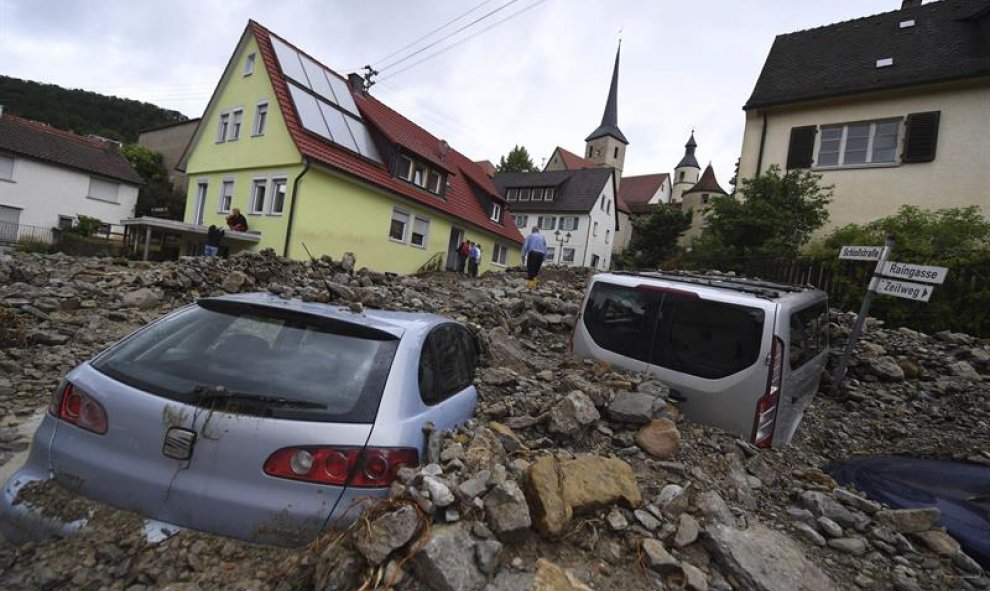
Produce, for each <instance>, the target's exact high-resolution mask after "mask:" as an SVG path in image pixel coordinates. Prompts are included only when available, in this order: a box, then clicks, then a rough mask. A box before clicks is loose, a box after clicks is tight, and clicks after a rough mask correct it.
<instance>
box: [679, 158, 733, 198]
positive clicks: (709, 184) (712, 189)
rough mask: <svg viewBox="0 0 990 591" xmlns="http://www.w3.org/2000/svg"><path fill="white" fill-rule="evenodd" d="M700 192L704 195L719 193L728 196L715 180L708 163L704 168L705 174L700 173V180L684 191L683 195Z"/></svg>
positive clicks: (713, 171) (713, 172) (712, 170)
mask: <svg viewBox="0 0 990 591" xmlns="http://www.w3.org/2000/svg"><path fill="white" fill-rule="evenodd" d="M702 191H704V192H705V193H721V194H722V195H728V194H729V193H728V192H726V190H725V189H723V188H722V187H721V185H719V184H718V180H717V179H716V178H715V170H714V169H713V168H712V165H711V164H710V163H709V164H708V166H707V167H705V172H703V173H701V178H700V179H698V182H697V183H695V185H694V186H693V187H691V188H690V189H688V190H687V191H684V195H687V194H688V193H700V192H702Z"/></svg>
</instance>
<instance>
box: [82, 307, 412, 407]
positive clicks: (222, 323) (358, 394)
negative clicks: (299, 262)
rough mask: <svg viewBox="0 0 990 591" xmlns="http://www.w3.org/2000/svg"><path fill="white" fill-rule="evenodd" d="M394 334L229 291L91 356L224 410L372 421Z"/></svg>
mask: <svg viewBox="0 0 990 591" xmlns="http://www.w3.org/2000/svg"><path fill="white" fill-rule="evenodd" d="M397 345H398V339H397V337H395V336H393V335H390V334H388V333H385V332H382V331H379V330H377V329H373V328H368V327H364V326H362V325H358V324H354V323H350V322H344V321H340V320H334V319H329V318H325V317H319V316H313V315H310V314H305V313H300V312H295V311H290V310H283V309H281V308H271V307H265V306H260V305H251V304H244V303H240V302H231V301H224V300H201V301H200V303H199V305H196V306H191V307H189V308H186V309H184V310H182V311H180V312H178V313H176V314H174V315H172V316H169V317H167V318H165V319H164V320H162V321H160V322H157V323H155V324H154V325H152V326H150V327H148V328H147V329H145V330H143V331H141V332H139V333H137V334H136V335H134V336H133V337H131V338H129V339H126V340H125V341H123V342H122V343H120V344H119V345H117V346H115V347H114V348H112V349H110V350H109V351H108V352H107V353H106V354H104V355H102V356H100V357H99V358H98V359H97V360H96V361H94V363H93V367H94V368H95V369H97V370H99V371H101V372H103V373H105V374H107V375H108V376H110V377H112V378H114V379H116V380H119V381H121V382H124V383H125V384H128V385H130V386H133V387H135V388H139V389H141V390H144V391H146V392H149V393H151V394H156V395H159V396H163V397H165V398H169V399H172V400H177V401H181V402H186V403H190V404H201V405H203V406H206V407H212V408H218V409H221V408H222V410H224V411H225V412H244V413H247V414H261V415H263V416H273V417H278V418H292V419H300V420H315V421H333V422H346V423H371V422H374V419H375V416H376V415H377V413H378V404H379V401H380V400H381V396H382V390H383V389H384V387H385V381H386V378H387V377H388V372H389V368H390V367H391V364H392V358H393V356H394V355H395V350H396V348H397Z"/></svg>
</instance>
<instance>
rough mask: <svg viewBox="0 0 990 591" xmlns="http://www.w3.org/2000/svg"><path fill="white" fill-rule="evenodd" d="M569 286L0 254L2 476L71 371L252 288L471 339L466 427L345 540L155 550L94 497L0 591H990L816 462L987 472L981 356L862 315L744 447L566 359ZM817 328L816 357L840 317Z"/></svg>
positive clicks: (576, 275)
mask: <svg viewBox="0 0 990 591" xmlns="http://www.w3.org/2000/svg"><path fill="white" fill-rule="evenodd" d="M585 279H586V275H585V274H584V273H582V272H576V271H574V270H570V269H567V270H557V269H553V268H550V269H548V270H547V272H546V273H545V275H544V277H543V280H542V281H541V284H540V286H539V288H538V289H537V290H528V289H526V286H525V281H524V279H523V278H522V277H521V276H520V275H517V274H512V273H508V274H498V275H489V276H486V277H484V278H482V279H481V280H479V281H471V280H467V279H464V278H460V277H454V276H451V275H448V274H429V275H425V276H420V277H396V276H391V275H388V274H382V273H376V272H373V271H370V270H367V269H356V268H355V261H354V260H353V258H352V257H347V258H345V260H342V261H339V262H338V261H331V260H329V259H327V258H323V259H320V260H317V261H311V262H306V263H301V262H293V261H288V260H286V259H282V258H280V257H277V256H275V255H274V254H273V253H271V252H266V253H259V254H252V255H242V256H235V257H232V258H230V259H226V260H224V259H206V258H188V259H182V260H180V261H177V262H173V263H162V264H148V263H135V262H128V261H124V260H116V259H93V258H78V259H75V258H70V257H65V256H62V255H54V256H47V257H46V256H40V255H21V254H17V255H13V256H0V312H6V313H7V314H8V315H13V317H16V318H17V320H18V326H19V328H20V329H21V330H22V332H23V333H24V335H26V338H25V339H24V340H23V341H22V342H14V343H11V346H6V347H4V348H3V349H2V350H0V369H2V370H3V371H2V372H0V464H3V463H4V461H5V460H6V459H7V458H8V457H9V456H10V455H11V454H13V453H16V452H19V451H22V450H23V448H24V447H25V446H26V445H27V439H26V434H25V432H24V430H23V429H22V428H20V427H21V425H23V424H24V422H25V421H26V420H27V419H28V418H29V417H32V416H34V415H35V414H36V413H38V412H39V411H41V409H43V408H44V406H45V404H46V403H47V399H48V397H49V395H50V392H51V389H52V388H53V387H54V386H55V385H56V384H57V383H58V381H59V380H60V379H61V377H62V376H64V374H65V373H66V372H67V371H68V370H69V369H71V367H73V366H74V365H75V364H77V363H79V362H81V361H83V360H85V359H87V358H88V357H90V356H92V355H93V354H94V353H96V352H97V351H99V350H100V349H102V348H103V347H105V346H106V345H108V344H110V343H112V342H114V341H115V340H116V339H119V338H120V337H121V336H123V335H125V334H127V333H128V332H130V331H132V330H134V329H135V328H137V327H139V326H140V325H142V324H145V323H147V322H149V321H151V320H152V319H154V318H157V317H158V316H160V314H161V313H163V312H166V311H169V310H171V309H174V308H176V307H178V306H180V305H183V304H185V303H188V302H190V301H192V300H194V299H195V298H197V297H202V296H208V295H216V294H221V293H232V292H238V291H253V290H265V291H269V292H271V293H277V294H280V295H283V296H285V297H299V298H302V299H305V300H312V301H328V302H335V303H340V304H343V305H348V306H350V307H352V309H357V310H360V309H363V308H364V307H381V308H387V309H399V310H419V311H433V312H437V313H441V314H444V315H447V316H450V317H452V318H455V319H458V320H459V321H461V322H463V323H465V324H466V325H468V326H469V327H471V328H472V329H473V330H474V332H475V333H476V334H477V336H478V339H479V342H480V343H481V344H482V346H483V367H482V369H481V370H480V371H479V375H478V379H477V382H476V383H477V386H478V390H479V396H480V399H479V404H478V408H477V413H476V419H475V420H474V421H473V422H471V423H470V424H468V425H466V426H464V427H463V428H462V429H460V430H458V431H457V432H455V433H449V434H439V433H435V434H433V435H432V437H431V444H430V446H429V453H428V457H427V458H425V461H424V465H423V466H422V467H420V468H417V469H404V470H403V471H402V472H401V473H400V475H399V476H400V478H399V479H398V481H397V482H396V483H395V484H394V486H393V489H392V491H391V493H392V494H391V496H390V497H389V499H387V500H385V501H382V502H381V503H380V504H378V505H376V506H373V507H371V508H369V509H368V510H367V511H366V512H365V513H364V514H363V516H362V517H360V518H358V520H357V521H355V522H354V525H353V526H352V527H351V528H350V529H348V530H346V532H345V533H344V535H340V534H339V533H330V534H328V535H327V536H326V537H325V538H323V539H321V540H319V541H318V542H316V543H314V544H313V545H312V546H311V547H310V548H307V549H304V550H301V551H300V550H287V549H278V550H275V549H270V548H258V547H255V546H251V545H249V544H244V543H241V542H237V541H233V540H227V539H223V538H218V537H216V536H210V535H208V534H200V533H196V532H192V531H183V532H180V533H178V534H176V535H174V536H171V537H169V538H168V539H166V540H164V541H159V542H154V543H153V542H150V541H148V540H147V539H146V537H145V536H144V533H143V531H142V529H143V524H142V523H141V520H140V519H138V518H136V516H129V515H128V514H126V513H122V512H119V511H114V510H112V509H109V508H106V507H102V506H98V505H96V504H93V506H92V507H91V508H90V509H88V513H89V515H90V517H89V525H88V526H87V527H85V528H83V530H82V531H81V532H80V533H79V534H78V535H76V536H73V537H70V538H66V539H63V540H56V541H52V542H46V543H42V544H28V545H22V546H10V545H0V571H3V572H4V574H0V586H2V587H4V588H38V587H41V588H53V587H56V586H58V585H60V584H69V583H71V584H72V585H73V586H77V587H93V588H98V587H107V588H113V589H142V588H151V587H160V588H170V589H172V590H173V591H177V590H179V589H186V590H193V589H197V588H202V589H207V588H220V587H222V588H232V589H233V588H241V589H259V590H260V589H279V590H282V589H293V588H310V587H312V588H316V589H321V590H323V589H350V588H359V587H361V586H362V585H365V586H364V588H366V589H370V588H376V587H377V588H386V587H391V588H402V589H415V588H427V589H485V588H488V589H493V590H513V589H564V590H567V589H585V588H594V589H633V588H636V589H641V588H657V589H691V590H699V589H720V590H722V589H724V590H728V589H833V588H840V589H864V590H865V589H902V590H913V589H943V588H944V589H985V588H990V583H988V581H987V579H986V577H985V576H984V575H983V574H982V571H981V570H980V569H979V566H978V565H976V564H975V563H973V561H972V560H971V559H969V557H967V556H966V555H965V553H964V552H962V550H961V549H960V548H959V546H958V544H956V543H955V541H954V540H952V538H951V537H950V536H948V535H947V534H946V533H945V532H944V531H942V530H940V529H939V528H937V527H935V526H934V525H933V524H934V517H933V513H932V512H931V511H921V512H904V511H894V510H890V509H888V508H884V507H881V506H879V505H877V504H876V503H874V502H872V501H870V500H868V499H866V498H865V497H863V496H862V495H860V494H858V493H857V492H856V491H854V490H849V489H846V488H841V487H838V486H837V485H836V483H835V482H834V481H833V480H832V479H831V478H830V477H829V476H828V475H827V474H826V473H825V472H824V468H825V467H826V465H827V464H828V462H829V461H830V460H834V459H845V458H848V457H851V456H853V455H857V454H863V453H911V454H913V455H922V456H931V457H938V458H956V459H967V460H969V461H974V462H981V463H985V464H990V408H988V406H990V405H987V404H986V400H987V396H988V395H990V381H988V380H987V376H988V373H990V343H988V342H987V341H985V340H984V341H981V340H978V339H975V338H972V337H969V336H966V335H960V334H954V333H939V334H937V335H934V336H928V335H924V334H920V333H916V332H913V331H908V330H905V329H900V330H887V329H884V328H883V326H882V325H881V323H879V322H876V321H872V320H871V322H870V323H869V324H868V330H867V331H866V333H865V335H864V339H863V342H862V344H861V346H860V347H859V348H858V349H857V352H856V358H855V359H854V361H853V363H852V365H851V368H850V380H849V381H850V387H849V388H848V389H847V390H846V391H845V393H844V396H843V397H841V398H839V399H831V398H828V397H825V396H819V397H817V398H816V399H815V401H813V402H812V404H811V405H810V406H809V408H808V409H807V411H806V417H805V421H804V423H803V424H802V426H801V428H800V429H799V431H798V434H797V436H796V438H795V441H794V443H793V444H792V445H791V446H788V447H786V448H783V449H772V450H756V449H755V448H753V447H752V446H751V445H750V444H748V443H746V442H744V441H742V440H740V439H738V438H737V437H735V436H733V435H730V434H726V433H723V432H721V431H719V430H717V429H713V428H709V427H705V426H701V425H697V424H693V423H691V422H689V421H687V420H685V419H684V418H683V417H681V416H680V412H679V410H678V408H677V406H676V404H674V403H673V402H672V401H671V399H670V397H669V391H668V390H667V388H666V387H664V386H663V385H662V384H660V383H659V382H656V381H655V380H653V379H651V378H650V377H648V376H642V375H637V374H631V373H628V372H623V371H617V370H615V369H613V368H610V367H608V366H606V365H604V364H600V363H591V362H583V361H580V360H574V359H571V358H570V357H569V356H568V354H567V342H566V339H567V334H568V333H569V330H570V327H571V325H572V324H573V322H574V319H575V318H576V317H577V312H578V306H579V303H580V298H581V296H582V294H583V289H584V282H585ZM833 318H834V320H835V322H834V324H833V326H832V333H833V341H832V342H833V347H835V348H836V349H838V348H840V346H841V343H842V341H843V339H844V338H845V336H846V335H848V330H849V325H850V323H851V317H850V316H848V315H840V314H836V315H834V317H833ZM0 328H3V327H0ZM837 353H838V351H833V356H836V355H837ZM826 386H827V380H826ZM46 502H47V501H46ZM50 502H52V503H61V502H62V501H60V500H58V498H57V495H56V494H55V493H53V495H52V500H51V501H50ZM164 565H170V566H164Z"/></svg>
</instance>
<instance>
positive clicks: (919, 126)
mask: <svg viewBox="0 0 990 591" xmlns="http://www.w3.org/2000/svg"><path fill="white" fill-rule="evenodd" d="M940 114H941V111H928V112H925V113H911V114H910V115H908V116H907V135H906V136H905V138H904V155H903V157H902V158H901V160H902V161H904V162H931V161H932V160H935V148H936V147H937V146H938V120H939V115H940Z"/></svg>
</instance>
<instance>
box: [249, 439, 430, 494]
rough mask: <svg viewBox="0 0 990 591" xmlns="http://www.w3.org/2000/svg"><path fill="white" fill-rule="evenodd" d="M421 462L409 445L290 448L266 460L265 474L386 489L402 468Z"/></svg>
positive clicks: (331, 483)
mask: <svg viewBox="0 0 990 591" xmlns="http://www.w3.org/2000/svg"><path fill="white" fill-rule="evenodd" d="M417 464H419V452H418V451H417V450H416V449H413V448H409V447H399V448H366V449H364V450H363V451H362V450H361V448H359V447H287V448H285V449H280V450H278V451H277V452H275V453H273V454H272V455H271V457H269V458H268V460H266V461H265V474H267V475H269V476H275V477H278V478H289V479H291V480H303V481H305V482H314V483H317V484H330V485H335V486H344V485H347V486H354V487H358V488H383V487H386V486H388V485H390V484H392V481H394V480H395V478H396V475H397V474H398V472H399V468H401V467H403V466H416V465H417Z"/></svg>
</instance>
